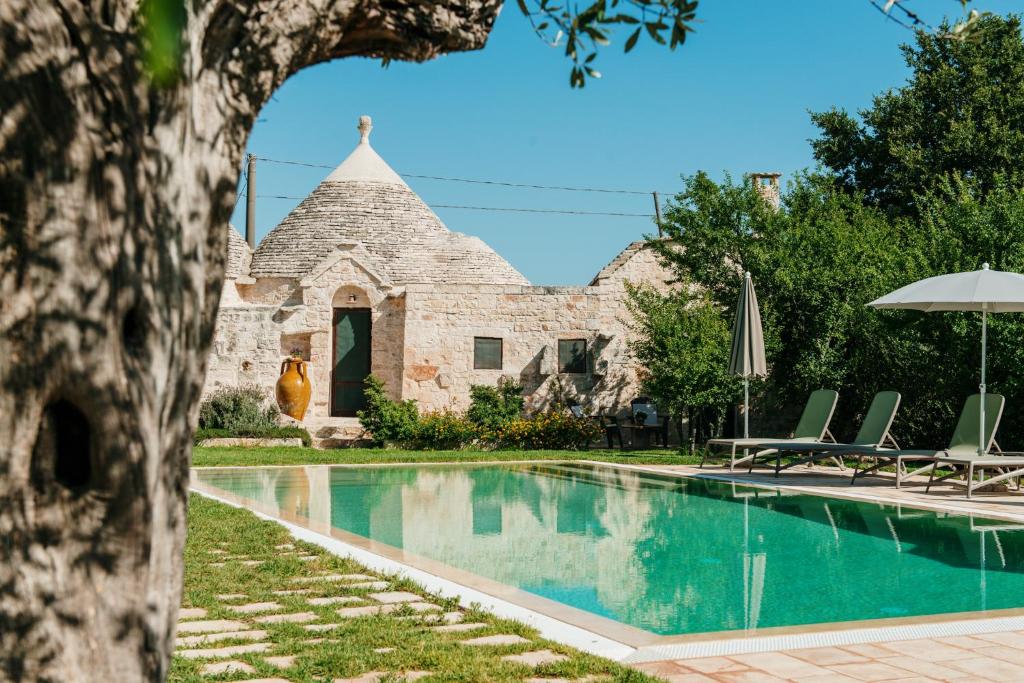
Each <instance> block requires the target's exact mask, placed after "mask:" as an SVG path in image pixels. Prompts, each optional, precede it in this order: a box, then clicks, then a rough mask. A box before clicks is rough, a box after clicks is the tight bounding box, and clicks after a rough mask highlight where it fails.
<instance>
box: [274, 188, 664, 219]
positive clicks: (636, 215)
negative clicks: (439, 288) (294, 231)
mask: <svg viewBox="0 0 1024 683" xmlns="http://www.w3.org/2000/svg"><path fill="white" fill-rule="evenodd" d="M256 198H257V199H292V200H299V201H301V200H303V199H305V197H293V196H290V195H283V194H260V195H256ZM430 206H431V207H432V208H438V209H467V210H470V211H511V212H515V213H559V214H565V215H570V216H616V217H625V218H654V215H653V214H649V213H622V212H616V211H578V210H575V209H520V208H515V207H505V206H465V205H462V204H430Z"/></svg>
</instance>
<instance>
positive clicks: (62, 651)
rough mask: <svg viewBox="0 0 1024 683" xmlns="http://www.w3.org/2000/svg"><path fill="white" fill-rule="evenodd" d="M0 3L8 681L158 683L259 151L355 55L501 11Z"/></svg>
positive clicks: (463, 30) (268, 0)
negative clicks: (288, 97) (170, 66)
mask: <svg viewBox="0 0 1024 683" xmlns="http://www.w3.org/2000/svg"><path fill="white" fill-rule="evenodd" d="M183 4H184V9H183V11H184V12H185V18H184V23H183V25H182V28H181V31H180V37H181V39H182V42H183V46H184V48H183V56H182V60H181V73H180V77H179V78H178V79H177V80H176V81H175V82H174V83H173V84H171V85H164V86H157V85H155V84H153V83H152V82H151V79H150V77H149V76H148V75H147V71H146V69H145V68H144V66H143V57H142V55H143V46H142V42H141V39H140V38H139V35H140V31H139V26H140V22H141V21H142V19H141V15H140V12H141V9H140V4H139V3H138V2H132V1H130V0H2V1H0V680H13V681H20V680H54V681H56V680H60V681H78V680H82V681H86V680H87V681H118V682H120V681H135V680H163V679H164V678H165V677H166V674H167V669H168V663H169V660H170V655H171V651H172V647H173V638H174V631H175V622H176V615H177V610H178V604H179V602H180V597H181V595H180V593H181V581H182V549H183V545H184V534H185V511H186V499H187V490H188V466H189V458H190V455H191V434H192V431H193V429H194V428H195V422H196V417H197V407H198V399H199V394H200V390H201V387H202V384H203V376H204V372H205V364H206V355H207V351H208V349H209V346H210V341H211V336H212V333H213V327H214V321H215V317H216V311H217V303H218V298H219V296H220V288H221V283H222V279H223V268H224V257H225V249H226V237H227V233H226V230H225V227H226V223H227V220H228V218H229V216H230V213H231V210H232V206H233V205H234V201H235V192H236V187H237V183H238V169H239V168H240V162H241V157H242V153H243V151H244V149H245V142H246V138H247V136H248V134H249V130H250V128H251V127H252V125H253V122H254V121H255V118H256V115H257V114H258V112H259V110H260V108H261V107H262V106H263V104H264V103H265V102H266V100H267V99H268V98H269V97H270V95H271V93H273V91H274V90H275V89H276V88H277V87H278V86H279V85H280V84H281V83H282V82H283V81H284V79H285V78H287V77H288V76H289V75H291V74H292V73H294V72H296V71H298V70H299V69H301V68H302V67H304V66H307V65H310V64H314V63H317V62H322V61H325V60H329V59H334V58H337V57H344V56H354V55H362V56H369V57H381V58H387V59H404V60H425V59H430V58H432V57H434V56H436V55H439V54H442V53H444V52H450V51H457V50H470V49H477V48H480V47H482V46H483V45H484V43H485V41H486V38H487V35H488V33H489V31H490V28H491V26H492V24H493V21H494V19H495V17H496V15H497V12H498V10H499V9H500V5H501V3H500V1H499V0H454V1H449V2H419V1H418V0H376V1H360V0H338V1H334V0H208V1H205V2H204V1H203V0H194V1H192V2H185V3H183Z"/></svg>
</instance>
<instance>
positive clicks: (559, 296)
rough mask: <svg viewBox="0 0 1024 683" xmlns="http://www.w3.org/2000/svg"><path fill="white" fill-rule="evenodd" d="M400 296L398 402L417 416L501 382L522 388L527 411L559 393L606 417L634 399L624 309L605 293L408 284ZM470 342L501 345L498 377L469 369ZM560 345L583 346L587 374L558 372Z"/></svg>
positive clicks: (464, 402) (465, 401) (460, 405)
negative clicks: (488, 340) (417, 409)
mask: <svg viewBox="0 0 1024 683" xmlns="http://www.w3.org/2000/svg"><path fill="white" fill-rule="evenodd" d="M405 296H406V322H405V324H406V328H405V373H404V376H403V382H402V397H403V398H412V399H416V400H417V401H418V402H419V403H420V405H421V407H423V408H424V409H428V410H438V409H442V408H447V407H451V408H454V409H457V410H463V409H465V408H467V407H468V405H469V389H470V386H471V385H473V384H488V385H495V384H496V383H497V382H498V380H499V378H501V377H502V376H505V375H507V376H510V377H512V378H513V379H515V380H516V381H518V382H519V383H520V384H522V385H523V389H524V394H525V396H526V399H527V407H528V408H531V409H539V408H542V407H544V406H546V405H548V404H549V403H550V402H551V400H552V399H553V398H554V397H555V395H557V394H559V393H561V394H562V395H563V396H564V397H565V398H568V399H574V400H578V401H580V402H581V403H583V404H584V405H585V406H586V407H587V408H588V409H589V410H591V411H593V412H612V411H615V410H616V409H618V408H620V407H621V406H622V405H623V404H624V403H625V404H628V402H629V400H630V399H631V398H633V396H635V395H636V391H637V377H636V372H635V368H634V367H633V366H632V364H631V363H630V362H629V360H628V356H627V355H626V349H625V336H626V329H625V327H624V325H623V323H622V321H621V320H620V319H619V318H620V314H621V312H622V311H621V309H620V307H619V305H618V302H617V300H616V297H614V296H612V292H610V291H609V290H608V289H605V288H600V287H521V286H515V285H505V286H502V285H479V286H467V285H447V286H425V285H409V286H408V287H407V288H406V294H405ZM476 337H492V338H499V339H501V340H502V368H501V369H500V370H475V369H474V368H473V360H474V338H476ZM559 339H585V340H586V342H587V352H588V363H587V366H588V367H587V372H586V373H583V374H559V373H558V367H557V365H558V358H557V356H558V340H559Z"/></svg>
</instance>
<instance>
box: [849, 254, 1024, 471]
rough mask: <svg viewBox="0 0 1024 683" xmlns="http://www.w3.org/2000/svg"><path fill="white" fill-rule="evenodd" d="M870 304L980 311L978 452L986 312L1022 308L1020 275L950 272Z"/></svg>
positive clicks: (1023, 288)
mask: <svg viewBox="0 0 1024 683" xmlns="http://www.w3.org/2000/svg"><path fill="white" fill-rule="evenodd" d="M868 306H871V307H873V308H906V309H912V310H916V311H981V384H979V385H978V388H979V390H980V391H981V411H980V412H981V414H980V416H979V417H980V420H981V429H980V430H979V432H978V438H979V443H978V453H979V454H984V451H985V443H984V442H985V357H986V355H987V353H988V314H989V313H1014V312H1021V311H1024V275H1021V274H1020V273H1008V272H1004V271H999V270H991V269H990V268H989V266H988V264H987V263H986V264H984V265H983V266H982V267H981V270H972V271H970V272H968V273H950V274H948V275H937V276H935V277H930V278H926V279H924V280H918V281H917V282H913V283H911V284H909V285H907V286H906V287H900V288H899V289H897V290H896V291H894V292H890V293H888V294H886V295H885V296H883V297H880V298H878V299H875V300H874V301H872V302H871V303H869V304H868Z"/></svg>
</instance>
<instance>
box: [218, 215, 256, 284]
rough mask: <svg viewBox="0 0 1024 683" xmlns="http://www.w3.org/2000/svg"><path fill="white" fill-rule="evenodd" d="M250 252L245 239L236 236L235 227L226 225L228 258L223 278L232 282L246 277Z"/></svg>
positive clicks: (238, 235) (250, 256)
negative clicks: (243, 276)
mask: <svg viewBox="0 0 1024 683" xmlns="http://www.w3.org/2000/svg"><path fill="white" fill-rule="evenodd" d="M251 258H252V250H251V249H249V243H248V242H246V241H245V238H244V237H242V236H241V235H240V234H238V230H236V229H235V226H233V225H231V224H230V223H228V258H227V263H226V264H225V266H224V277H226V278H228V279H231V280H234V279H236V278H239V277H241V276H242V275H248V271H249V260H250V259H251Z"/></svg>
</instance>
